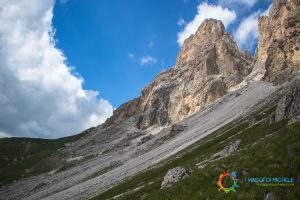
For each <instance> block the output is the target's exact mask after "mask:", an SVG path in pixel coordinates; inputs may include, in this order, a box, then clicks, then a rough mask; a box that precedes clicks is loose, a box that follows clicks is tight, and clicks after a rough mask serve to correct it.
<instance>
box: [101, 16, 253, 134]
mask: <svg viewBox="0 0 300 200" xmlns="http://www.w3.org/2000/svg"><path fill="white" fill-rule="evenodd" d="M251 62H252V58H251V56H250V55H249V54H248V53H246V52H242V51H241V50H240V49H239V48H238V46H237V44H236V43H235V41H234V40H233V38H232V36H231V35H230V34H229V33H227V32H225V28H224V25H223V23H222V22H221V21H219V20H215V19H207V20H205V21H204V22H203V23H202V24H201V26H200V27H199V29H198V30H197V32H196V33H195V34H194V35H191V36H190V37H189V38H188V39H186V41H185V42H184V44H183V46H182V48H181V51H180V53H179V55H178V56H177V62H176V65H175V66H174V67H173V68H170V69H168V70H165V71H163V72H162V73H160V74H159V75H158V76H157V77H156V78H155V80H154V81H153V82H151V83H150V84H149V85H147V86H146V87H145V88H144V89H143V90H142V92H141V96H140V97H138V98H136V99H134V100H132V101H130V102H128V103H125V104H124V105H122V106H120V107H119V108H118V109H117V110H116V111H115V112H114V114H113V116H112V117H111V118H110V119H108V120H107V122H106V125H111V124H115V123H119V122H121V121H123V120H126V119H128V118H130V117H134V118H135V119H136V124H137V127H138V128H140V129H145V128H148V127H150V126H153V125H159V126H163V125H166V124H171V123H175V122H178V121H180V120H182V119H184V118H186V117H188V116H190V115H192V114H194V113H195V112H197V111H198V110H200V109H201V108H203V107H204V106H206V105H208V104H210V103H212V102H214V101H215V100H217V99H218V98H220V97H222V96H224V95H225V94H226V93H227V91H228V89H229V88H231V87H233V86H235V85H236V84H239V83H240V82H241V81H242V80H243V78H244V77H245V76H247V75H248V74H249V72H250V71H251V68H250V63H251Z"/></svg>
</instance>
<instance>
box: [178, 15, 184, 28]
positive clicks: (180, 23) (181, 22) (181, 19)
mask: <svg viewBox="0 0 300 200" xmlns="http://www.w3.org/2000/svg"><path fill="white" fill-rule="evenodd" d="M177 25H178V26H183V25H185V20H184V19H183V18H182V17H180V18H179V19H178V21H177Z"/></svg>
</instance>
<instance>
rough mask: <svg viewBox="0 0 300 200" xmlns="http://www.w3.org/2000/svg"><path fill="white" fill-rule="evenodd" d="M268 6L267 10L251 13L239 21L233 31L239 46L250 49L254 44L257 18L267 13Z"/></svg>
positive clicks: (256, 34)
mask: <svg viewBox="0 0 300 200" xmlns="http://www.w3.org/2000/svg"><path fill="white" fill-rule="evenodd" d="M270 8H271V5H270V6H269V8H268V9H267V10H265V11H257V12H255V13H252V14H251V15H250V16H248V17H246V18H245V19H244V20H242V21H241V23H240V25H239V26H238V28H237V30H236V31H235V33H234V37H235V39H236V40H237V43H238V45H239V46H240V47H241V48H243V49H248V50H251V49H252V48H253V47H254V46H255V45H256V43H257V38H258V18H259V16H262V15H268V13H269V10H270Z"/></svg>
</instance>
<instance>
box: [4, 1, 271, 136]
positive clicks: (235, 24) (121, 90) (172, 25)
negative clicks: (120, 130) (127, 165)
mask: <svg viewBox="0 0 300 200" xmlns="http://www.w3.org/2000/svg"><path fill="white" fill-rule="evenodd" d="M270 3H271V2H270V0H214V1H195V0H194V1H193V0H127V1H125V0H47V1H41V0H30V1H28V0H18V1H0V15H1V18H0V24H1V26H0V46H1V48H0V91H1V93H0V116H1V120H0V137H11V136H26V137H42V138H57V137H62V136H67V135H72V134H76V133H80V132H81V131H83V130H85V129H87V128H89V127H92V126H97V125H99V124H101V123H103V122H104V121H105V120H106V119H107V118H108V117H110V116H111V115H112V113H113V110H114V109H115V108H116V107H118V106H119V105H121V104H122V103H125V102H126V101H128V100H130V99H133V98H135V97H137V96H139V95H140V91H141V89H142V88H143V87H144V86H146V85H147V84H148V83H149V82H150V81H152V80H153V79H154V77H155V76H156V75H157V74H158V73H159V72H161V71H162V70H164V69H167V68H170V67H172V66H174V64H175V61H176V55H177V54H178V52H179V50H180V45H181V44H182V43H183V41H184V39H185V38H187V37H189V36H190V35H191V34H193V33H194V32H195V31H196V30H197V28H198V27H199V26H200V24H201V23H202V21H203V20H204V19H205V18H216V19H220V20H222V21H223V23H224V24H225V26H226V29H227V30H228V31H230V32H231V33H232V34H233V36H234V37H235V39H236V41H237V42H238V44H239V46H240V47H242V48H244V49H248V50H249V51H250V52H251V53H252V54H253V53H254V49H255V46H256V42H257V35H258V33H257V19H258V17H259V16H261V15H267V14H268V8H269V5H270ZM16 22H17V23H16ZM3 116H4V117H3Z"/></svg>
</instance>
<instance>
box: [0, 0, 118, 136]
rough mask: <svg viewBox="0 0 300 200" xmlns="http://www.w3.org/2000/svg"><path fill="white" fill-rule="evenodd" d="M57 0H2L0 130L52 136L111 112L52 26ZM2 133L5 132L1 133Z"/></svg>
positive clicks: (93, 122) (99, 119)
mask: <svg viewBox="0 0 300 200" xmlns="http://www.w3.org/2000/svg"><path fill="white" fill-rule="evenodd" d="M53 6H54V0H48V1H41V0H31V1H30V3H29V2H28V1H27V0H18V1H1V2H0V24H1V26H0V91H1V93H0V116H1V119H0V132H1V133H5V134H6V135H8V134H9V135H12V136H30V137H46V138H54V137H61V136H66V135H70V134H75V133H79V132H80V131H82V130H84V129H86V128H89V127H91V126H96V125H98V124H100V123H102V122H104V120H105V119H106V118H107V117H109V116H110V115H111V114H112V111H113V107H112V106H111V104H110V103H109V102H108V101H106V100H104V99H101V98H99V97H98V95H99V92H97V91H91V90H84V89H83V86H82V85H83V78H81V77H78V76H75V75H74V73H75V72H73V71H72V69H71V67H70V66H67V65H66V58H65V56H64V55H63V53H62V51H61V50H59V49H58V48H57V47H56V46H55V41H54V30H53V27H52V17H53ZM2 135H4V134H2Z"/></svg>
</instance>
